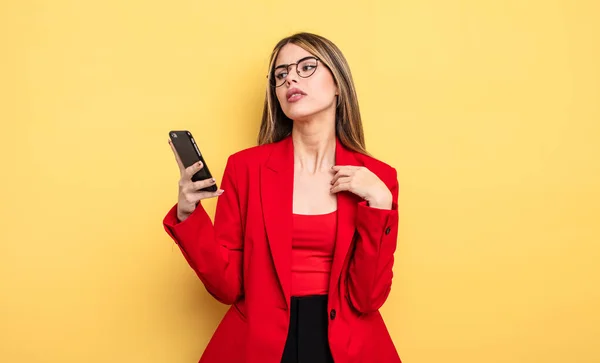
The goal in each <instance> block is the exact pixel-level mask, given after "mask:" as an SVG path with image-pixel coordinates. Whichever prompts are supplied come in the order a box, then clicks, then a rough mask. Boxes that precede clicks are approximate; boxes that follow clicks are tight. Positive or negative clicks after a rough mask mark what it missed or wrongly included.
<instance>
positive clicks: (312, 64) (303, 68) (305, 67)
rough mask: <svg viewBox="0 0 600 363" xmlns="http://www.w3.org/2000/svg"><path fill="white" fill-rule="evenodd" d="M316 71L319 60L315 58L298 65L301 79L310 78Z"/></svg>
mask: <svg viewBox="0 0 600 363" xmlns="http://www.w3.org/2000/svg"><path fill="white" fill-rule="evenodd" d="M316 70H317V60H316V59H315V58H308V59H305V60H303V61H302V62H300V63H298V74H299V75H300V77H303V78H306V77H310V76H312V74H313V73H315V71H316Z"/></svg>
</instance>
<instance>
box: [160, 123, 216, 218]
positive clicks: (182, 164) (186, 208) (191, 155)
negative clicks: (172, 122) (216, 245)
mask: <svg viewBox="0 0 600 363" xmlns="http://www.w3.org/2000/svg"><path fill="white" fill-rule="evenodd" d="M169 145H171V149H172V151H173V154H175V160H176V161H177V165H178V166H179V172H180V174H181V179H180V180H179V197H178V201H177V217H178V218H179V220H180V221H184V220H185V219H186V218H187V217H189V215H190V214H192V212H193V211H194V210H195V209H196V207H197V205H198V203H199V202H200V201H201V200H202V199H207V198H213V197H217V196H219V195H221V194H223V190H222V189H218V188H217V184H216V182H215V180H214V178H213V177H212V175H211V173H210V170H209V169H208V166H207V165H206V161H205V160H204V157H203V156H202V154H201V153H200V149H199V148H198V145H197V144H196V141H195V140H194V137H193V136H192V134H191V133H190V132H189V131H187V130H183V131H169Z"/></svg>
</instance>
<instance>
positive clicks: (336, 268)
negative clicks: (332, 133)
mask: <svg viewBox="0 0 600 363" xmlns="http://www.w3.org/2000/svg"><path fill="white" fill-rule="evenodd" d="M335 163H336V165H355V166H360V165H362V164H361V163H359V161H358V160H357V159H356V157H355V156H354V152H352V151H350V150H348V149H346V148H345V147H344V146H343V145H342V144H341V143H340V141H339V140H338V139H336V149H335ZM260 184H261V185H260V192H261V201H262V210H263V219H264V223H265V229H266V231H267V240H268V244H269V248H270V250H271V256H272V258H273V264H274V266H275V270H276V271H277V278H278V280H279V284H280V285H281V289H282V292H283V295H284V297H285V300H286V304H287V305H288V309H289V303H290V297H291V276H292V272H291V266H292V217H293V193H294V145H293V141H292V138H291V137H287V138H286V139H284V140H282V141H280V142H278V143H276V144H274V145H273V149H272V150H271V154H270V155H269V158H268V160H267V162H266V163H265V164H264V166H263V167H262V169H261V183H260ZM360 201H361V199H360V197H358V196H356V195H355V194H352V193H350V192H341V193H338V194H337V203H338V212H337V227H336V229H337V234H336V242H335V250H334V256H333V263H332V268H331V277H330V282H329V291H330V292H333V291H334V289H337V288H338V287H339V284H338V282H339V279H340V275H341V272H342V268H343V266H344V262H345V260H346V257H347V255H348V252H349V249H350V246H351V244H352V241H353V237H354V233H355V228H356V227H355V217H356V206H357V203H358V202H360Z"/></svg>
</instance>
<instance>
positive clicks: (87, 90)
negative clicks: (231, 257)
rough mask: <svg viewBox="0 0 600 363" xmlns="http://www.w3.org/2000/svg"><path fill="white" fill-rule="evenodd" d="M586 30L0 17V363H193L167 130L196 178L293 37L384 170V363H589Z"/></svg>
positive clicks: (579, 20) (412, 9) (480, 11)
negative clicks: (313, 38) (341, 72)
mask: <svg viewBox="0 0 600 363" xmlns="http://www.w3.org/2000/svg"><path fill="white" fill-rule="evenodd" d="M598 14H600V5H599V3H598V2H597V1H592V0H590V1H570V0H557V1H539V0H538V1H522V0H510V1H509V0H506V1H478V0H470V1H442V0H439V1H433V0H422V1H402V2H397V1H392V0H388V1H366V2H356V3H351V2H348V1H327V2H319V1H317V2H315V1H309V2H306V1H293V2H286V1H238V2H231V1H223V2H219V1H198V0H195V1H192V0H187V1H185V0H172V1H140V0H128V1H116V0H105V1H93V2H92V1H74V0H73V1H64V0H61V1H58V0H55V1H49V0H47V1H41V0H40V1H33V0H27V1H25V0H19V1H17V0H13V1H6V0H5V1H3V2H2V3H1V4H0V36H1V38H0V39H1V40H0V41H1V43H0V46H1V47H0V52H2V54H1V57H0V84H1V86H0V87H1V91H0V92H1V94H0V120H1V122H2V128H1V135H2V137H1V139H2V142H1V143H0V147H1V150H0V155H1V158H2V163H1V165H2V178H1V183H2V184H1V188H0V193H1V194H0V195H1V198H2V199H1V205H2V206H1V215H0V218H1V221H2V222H1V223H2V226H1V228H0V234H1V235H0V237H1V239H0V241H1V245H0V248H1V250H0V283H1V285H0V294H1V299H0V361H1V362H129V363H133V362H193V361H197V359H198V358H199V357H200V355H201V353H202V351H203V349H204V347H205V345H206V343H207V341H208V339H209V338H210V336H211V333H212V332H213V330H214V328H215V326H216V324H217V323H218V321H219V319H220V317H221V316H222V315H223V313H224V311H225V307H224V306H221V305H220V304H219V303H217V302H215V301H214V300H213V299H212V298H211V297H210V296H209V295H208V294H207V293H206V292H205V290H204V288H203V287H202V285H201V283H200V281H199V280H198V279H197V278H196V276H195V275H194V273H193V272H192V270H191V269H190V268H189V267H188V266H187V264H186V262H185V260H184V259H183V257H182V256H181V254H180V252H179V250H178V249H177V247H174V245H173V243H172V241H171V240H170V239H169V238H168V236H167V235H166V233H164V231H163V229H162V225H161V221H162V217H163V216H164V214H165V213H166V212H167V210H168V209H169V208H170V207H171V205H172V204H173V203H174V202H175V201H176V196H177V180H178V172H177V168H176V165H175V162H174V159H173V156H172V154H171V151H170V149H169V146H168V144H167V132H168V131H169V130H171V129H189V130H191V131H192V132H193V133H194V135H195V136H196V139H197V140H198V143H199V145H200V146H201V149H202V151H203V153H204V154H205V155H206V157H207V162H208V164H209V165H210V167H211V169H212V171H213V172H214V174H215V175H216V176H217V180H220V178H221V175H222V171H223V167H224V163H225V161H226V158H227V156H228V155H229V154H231V153H233V152H235V151H237V150H240V149H243V148H245V147H248V146H252V145H254V143H255V139H256V134H257V130H258V125H259V118H260V114H261V110H262V102H263V94H264V88H265V81H266V80H265V74H266V66H267V61H268V56H269V54H270V51H271V49H272V47H273V46H274V44H275V43H276V42H277V41H278V40H279V39H280V38H282V37H284V36H287V35H289V34H291V33H293V32H295V31H300V30H306V31H312V32H316V33H319V34H322V35H324V36H326V37H328V38H330V39H332V40H333V41H334V42H336V43H337V44H338V45H339V46H340V48H341V49H342V51H343V52H344V53H345V55H346V56H347V58H348V61H349V63H350V65H351V68H352V71H353V74H354V77H355V81H356V85H357V88H358V95H359V100H360V104H361V109H362V112H363V116H364V120H365V129H366V130H365V131H366V135H367V147H368V148H369V150H370V151H371V152H372V153H373V154H374V155H375V156H376V157H378V158H380V159H382V160H384V161H386V162H388V163H390V164H392V165H393V166H395V167H396V168H397V169H398V171H399V179H400V184H401V193H400V206H401V230H400V234H399V245H398V252H397V254H396V257H397V258H396V265H395V269H394V270H395V279H394V285H393V291H392V294H391V296H390V298H389V300H388V302H387V304H386V305H385V306H384V308H383V309H382V312H383V314H384V317H385V319H386V321H387V324H388V326H389V329H390V331H391V334H392V337H393V339H394V341H395V343H396V345H397V348H398V350H399V352H400V355H401V357H402V358H403V360H404V361H405V363H440V362H445V363H446V362H447V363H449V362H456V363H459V362H460V363H493V362H503V363H504V362H544V363H550V362H557V363H558V362H561V363H563V362H569V363H588V362H589V363H592V362H593V363H598V362H600V349H598V343H599V342H600V288H599V287H600V268H599V267H598V260H599V259H600V106H599V103H600V102H599V101H600V50H599V44H600V40H599V36H600V26H599V25H598V23H597V20H598ZM207 206H208V209H209V210H210V211H211V213H212V212H213V211H214V201H211V202H209V203H207ZM232 349H235V348H234V347H232Z"/></svg>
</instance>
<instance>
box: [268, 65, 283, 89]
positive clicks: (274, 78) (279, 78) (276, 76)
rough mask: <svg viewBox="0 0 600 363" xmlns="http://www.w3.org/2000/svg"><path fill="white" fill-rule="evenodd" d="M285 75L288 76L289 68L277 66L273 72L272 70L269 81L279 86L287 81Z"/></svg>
mask: <svg viewBox="0 0 600 363" xmlns="http://www.w3.org/2000/svg"><path fill="white" fill-rule="evenodd" d="M285 77H287V69H285V68H283V67H282V68H277V69H276V70H274V71H273V72H271V76H270V77H269V82H270V83H271V85H272V86H275V87H279V86H281V85H282V84H284V83H285Z"/></svg>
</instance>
